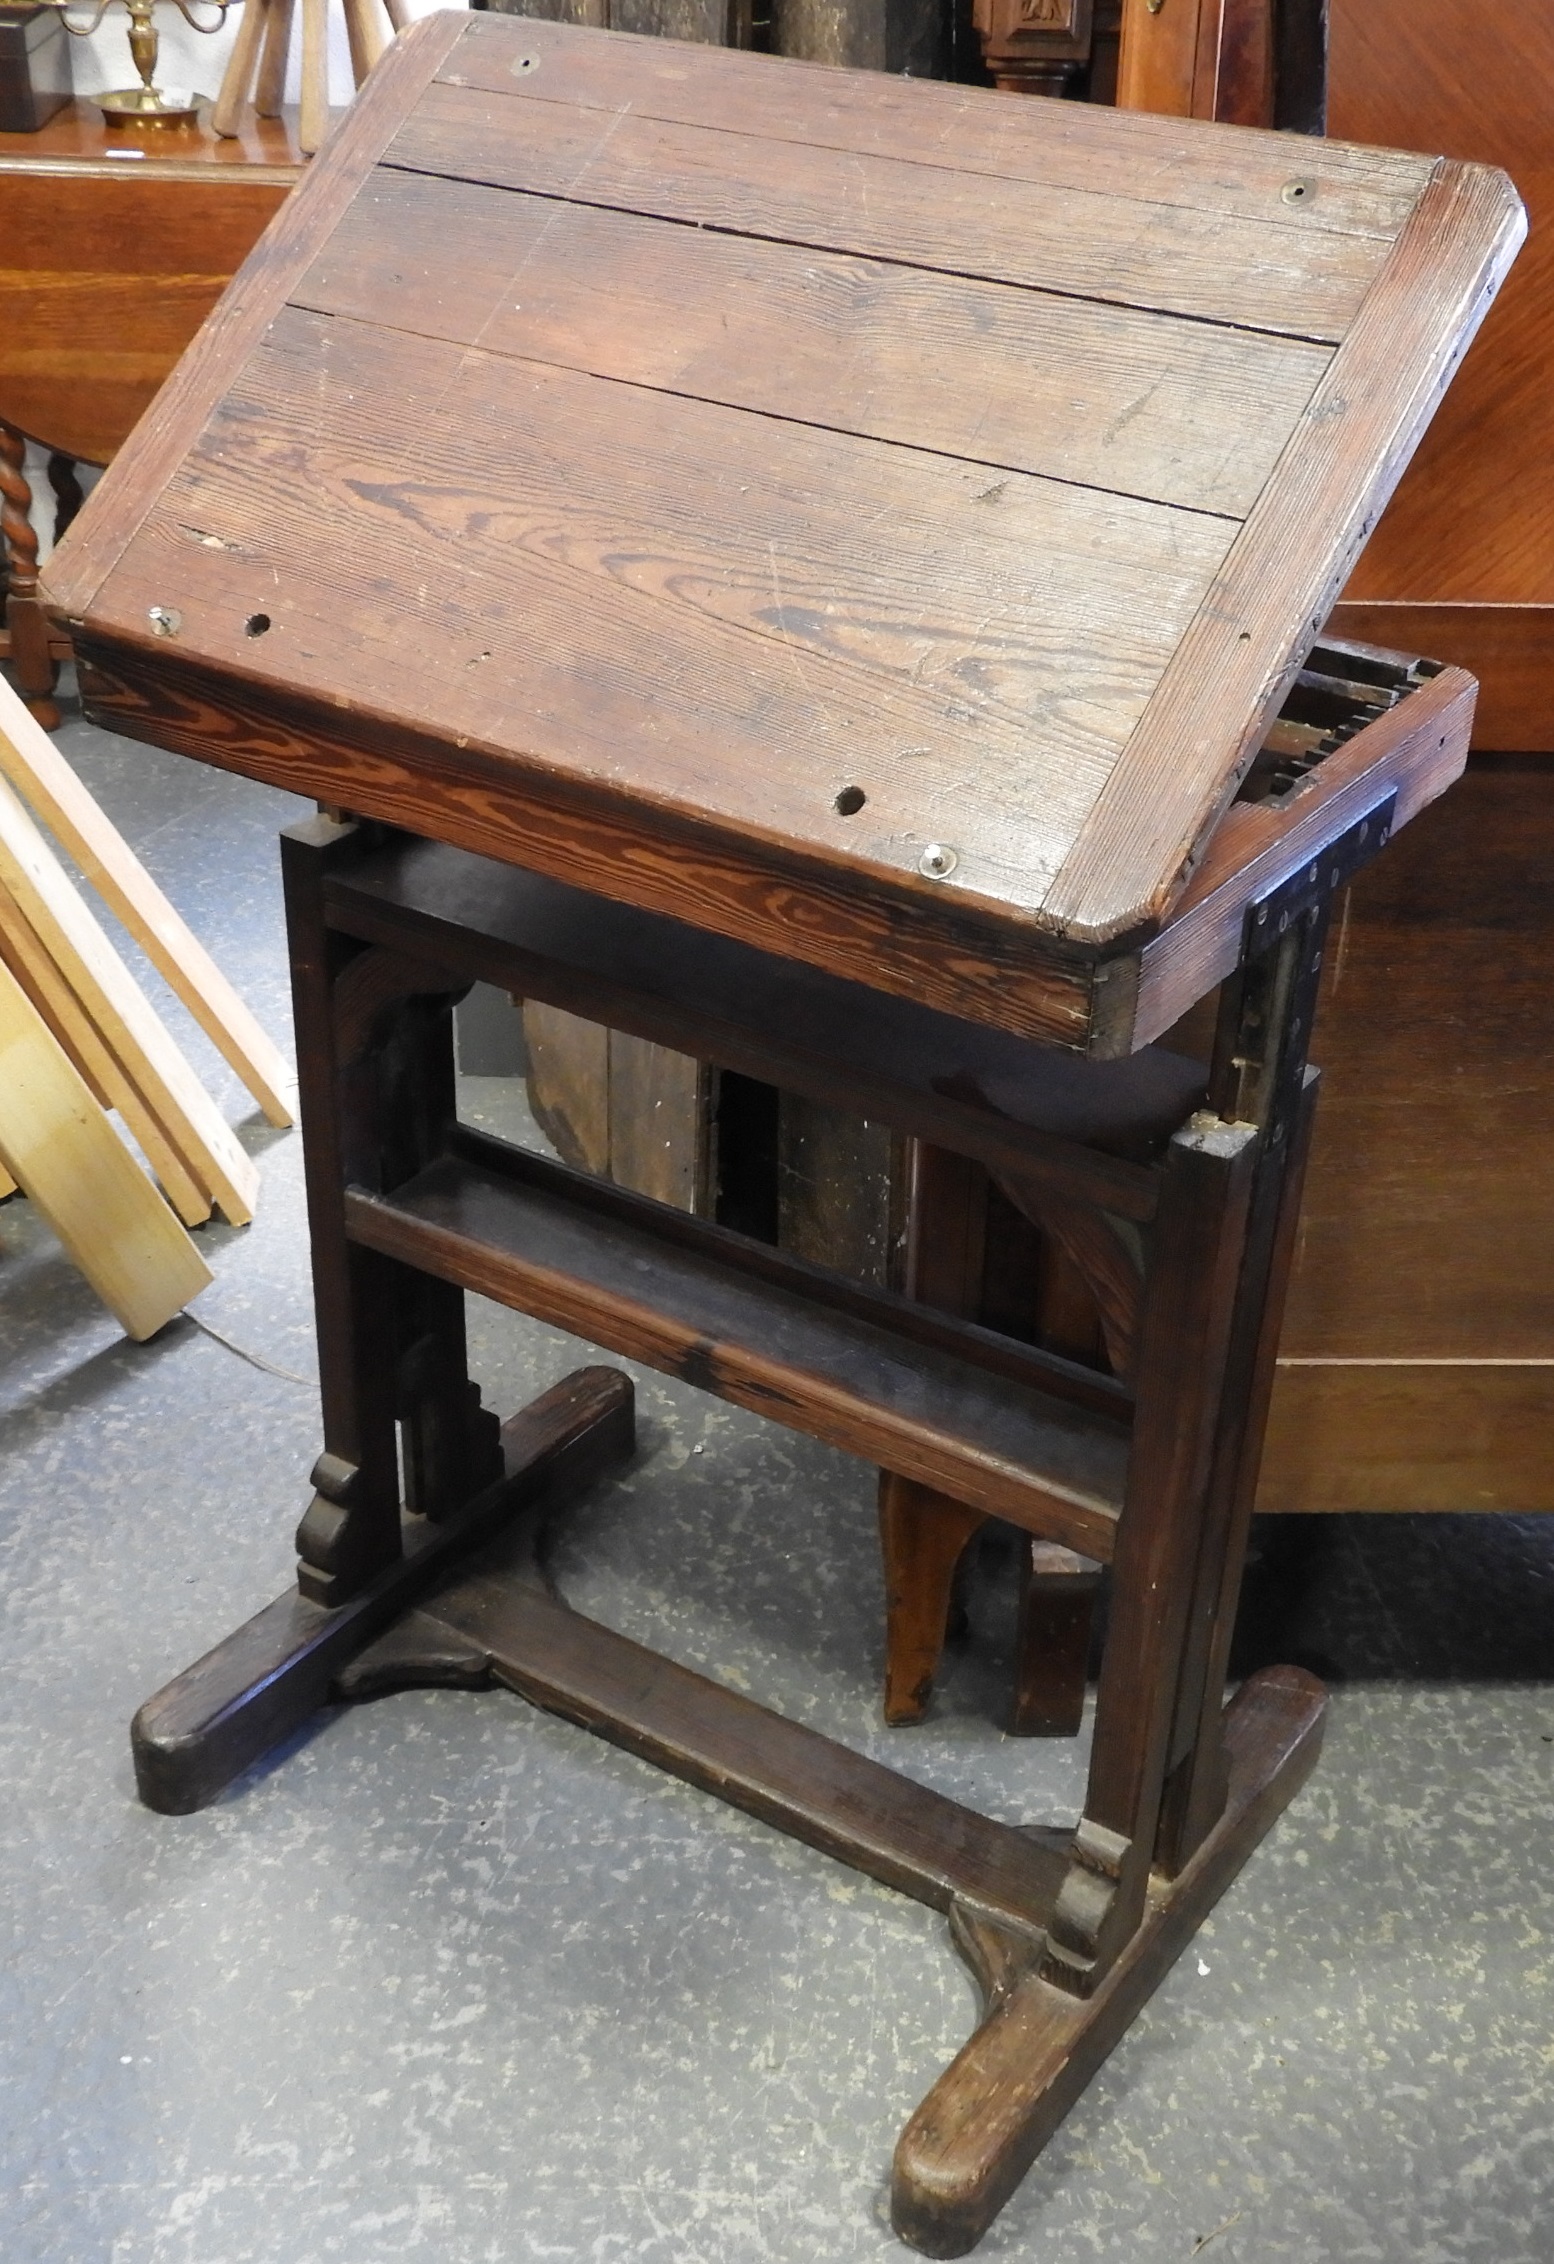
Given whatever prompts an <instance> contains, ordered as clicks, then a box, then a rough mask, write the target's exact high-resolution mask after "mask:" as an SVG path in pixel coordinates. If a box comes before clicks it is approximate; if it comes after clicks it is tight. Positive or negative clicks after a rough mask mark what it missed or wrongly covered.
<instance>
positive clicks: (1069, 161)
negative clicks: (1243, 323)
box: [437, 16, 1430, 257]
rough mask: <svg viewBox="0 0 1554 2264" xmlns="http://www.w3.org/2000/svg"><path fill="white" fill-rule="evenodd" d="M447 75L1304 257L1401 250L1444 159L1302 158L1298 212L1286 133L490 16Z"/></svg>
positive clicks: (444, 69)
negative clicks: (692, 50)
mask: <svg viewBox="0 0 1554 2264" xmlns="http://www.w3.org/2000/svg"><path fill="white" fill-rule="evenodd" d="M524 58H528V59H529V61H528V64H527V65H525V64H524ZM437 75H438V78H439V79H440V80H441V81H443V82H444V83H445V84H447V85H450V86H466V87H471V88H479V89H482V90H483V91H485V92H487V93H492V94H507V95H513V94H517V95H520V96H521V97H522V98H523V99H524V100H525V101H528V102H533V103H536V104H539V103H552V104H561V105H564V106H566V107H568V108H571V109H574V110H580V111H590V110H591V111H594V112H603V113H612V112H619V111H622V110H628V109H629V110H630V111H631V112H632V113H633V114H634V115H636V116H638V117H641V118H646V119H658V120H662V121H664V122H665V123H668V124H678V125H687V124H691V125H697V124H704V123H705V121H706V118H707V115H708V112H709V109H710V110H712V111H715V113H716V116H717V121H718V124H719V126H720V127H722V128H723V129H724V130H725V131H727V132H730V133H742V134H756V135H759V136H762V137H765V138H769V139H771V140H774V141H778V142H785V143H789V144H792V145H794V146H795V148H797V149H802V150H806V151H807V150H824V149H830V150H842V151H861V152H867V153H870V154H872V155H875V156H879V157H888V158H894V159H898V160H902V161H905V162H907V163H909V164H914V165H924V164H931V166H932V167H933V168H934V169H935V170H945V171H950V172H956V173H964V174H969V175H972V176H976V177H980V178H981V179H983V180H985V181H992V182H996V183H998V184H999V185H1000V189H1003V188H1005V187H1007V186H1008V185H1009V184H1011V183H1019V182H1024V183H1031V184H1034V185H1036V186H1039V187H1042V188H1046V189H1064V188H1066V189H1081V190H1084V191H1086V192H1090V193H1099V194H1102V195H1106V194H1111V193H1114V192H1118V191H1120V192H1122V193H1124V194H1126V195H1127V196H1129V197H1141V198H1144V199H1146V200H1147V201H1150V202H1153V203H1157V204H1161V205H1165V206H1174V207H1178V208H1182V209H1185V210H1188V211H1198V212H1209V213H1215V214H1226V215H1232V216H1236V217H1239V218H1243V219H1248V218H1249V219H1254V220H1258V221H1267V220H1269V219H1272V220H1273V221H1275V222H1277V223H1279V224H1281V225H1287V226H1289V227H1292V228H1293V229H1294V230H1295V231H1296V232H1297V234H1296V237H1295V238H1294V239H1293V240H1292V244H1291V247H1290V249H1291V253H1292V256H1295V257H1298V253H1297V252H1296V251H1295V244H1297V243H1298V242H1300V241H1303V240H1304V239H1305V237H1306V236H1307V235H1308V234H1310V233H1312V232H1313V231H1315V232H1318V233H1331V232H1337V233H1346V232H1347V233H1354V234H1361V235H1376V236H1388V237H1390V236H1393V235H1395V234H1396V233H1397V231H1398V229H1399V228H1400V227H1401V226H1402V224H1403V222H1404V220H1405V219H1406V218H1407V216H1408V213H1409V211H1410V209H1411V208H1412V206H1413V203H1414V201H1415V199H1416V198H1417V196H1418V195H1419V192H1420V190H1421V189H1422V188H1423V186H1424V183H1425V181H1426V180H1427V179H1428V177H1429V173H1430V161H1429V159H1428V158H1422V157H1416V156H1409V155H1405V154H1404V153H1403V152H1401V151H1398V150H1377V149H1357V148H1351V147H1347V146H1345V145H1344V144H1343V143H1322V142H1314V143H1312V144H1311V145H1310V147H1309V148H1308V147H1306V146H1305V145H1302V146H1301V147H1300V151H1299V155H1300V169H1301V172H1302V174H1303V175H1306V176H1308V177H1309V178H1310V179H1311V180H1312V181H1313V182H1314V183H1315V185H1316V189H1317V194H1316V196H1315V197H1314V198H1313V199H1312V201H1311V203H1310V204H1309V205H1303V206H1302V208H1301V209H1300V210H1299V211H1298V212H1296V211H1292V210H1291V209H1290V208H1288V207H1286V206H1282V205H1281V204H1280V201H1279V192H1280V190H1281V189H1282V188H1283V186H1284V184H1285V182H1286V181H1288V180H1289V178H1290V173H1291V144H1290V142H1289V141H1288V139H1286V138H1285V137H1283V136H1282V135H1279V134H1270V133H1263V134H1254V133H1240V134H1237V135H1235V136H1234V137H1231V136H1227V135H1220V136H1216V137H1215V138H1214V139H1213V141H1212V142H1211V141H1209V140H1206V139H1204V138H1202V137H1201V136H1199V135H1197V134H1196V133H1195V131H1194V129H1193V128H1192V127H1187V128H1186V129H1185V130H1184V128H1183V126H1182V125H1181V123H1180V122H1179V121H1178V120H1176V119H1172V118H1151V117H1146V116H1142V115H1133V116H1130V117H1128V118H1127V120H1126V121H1125V123H1123V122H1122V121H1119V119H1118V118H1117V117H1116V116H1115V115H1113V114H1111V113H1109V112H1106V111H1102V110H1096V109H1092V108H1091V107H1089V106H1088V105H1086V104H1084V103H1063V104H1061V105H1057V104H1054V105H1053V106H1052V107H1051V108H1050V109H1047V110H1032V109H1030V108H1029V107H1027V106H1026V105H1025V104H1023V103H1010V102H1000V101H999V100H998V99H997V98H996V97H994V96H993V95H991V94H989V93H988V92H987V91H986V90H985V89H981V88H976V87H967V86H959V85H950V84H945V83H938V84H935V83H925V82H923V81H921V80H914V81H912V82H911V83H910V84H905V83H903V82H902V81H900V80H894V79H891V78H887V77H884V76H883V75H875V74H864V73H860V72H857V71H853V72H848V73H845V74H844V73H841V72H836V71H824V70H820V69H817V68H815V67H814V66H813V65H806V64H802V63H791V62H784V63H781V64H775V63H774V59H773V58H771V57H766V56H750V55H737V54H730V53H719V54H711V55H706V56H698V57H697V58H696V61H695V67H694V71H693V70H691V69H689V68H688V67H687V63H686V59H685V57H683V56H681V55H677V54H676V53H675V52H674V50H673V49H668V50H665V49H664V48H661V47H657V48H655V47H652V46H650V45H648V44H647V43H646V42H645V41H638V40H628V39H618V38H617V39H612V40H610V41H608V42H605V41H601V40H597V39H589V38H587V37H586V36H585V37H579V36H578V35H577V34H576V33H575V32H568V31H563V30H559V29H552V28H550V27H548V26H543V25H539V24H528V25H525V26H524V28H523V32H522V35H521V40H515V38H514V36H513V27H512V26H511V25H499V24H498V23H497V22H496V21H495V20H493V19H490V18H487V19H484V20H482V19H481V18H480V17H479V16H475V17H473V18H471V20H470V22H469V23H468V25H467V26H466V27H465V30H464V35H463V38H462V39H461V40H460V42H459V45H458V46H457V47H456V48H455V49H454V50H453V51H452V52H451V53H450V55H449V56H448V58H447V60H446V61H445V62H444V63H442V64H441V65H440V66H439V68H438V74H437ZM600 123H601V127H602V126H603V123H604V121H603V119H601V121H600ZM1119 128H1121V130H1119ZM1211 148H1212V150H1213V155H1212V157H1210V156H1209V155H1208V152H1209V150H1210V149H1211ZM1200 152H1201V153H1203V154H1202V155H1201V156H1199V155H1198V154H1197V153H1200Z"/></svg>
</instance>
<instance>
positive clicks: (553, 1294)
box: [346, 1143, 1126, 1560]
mask: <svg viewBox="0 0 1554 2264" xmlns="http://www.w3.org/2000/svg"><path fill="white" fill-rule="evenodd" d="M466 1144H468V1143H466ZM494 1147H495V1143H483V1144H482V1149H481V1153H482V1155H483V1156H484V1158H485V1162H484V1163H483V1164H478V1165H477V1164H475V1163H473V1162H470V1163H463V1162H455V1161H449V1162H445V1163H441V1164H435V1165H433V1166H431V1167H430V1168H429V1169H428V1170H427V1171H426V1172H424V1173H422V1174H421V1175H420V1177H419V1178H418V1179H416V1180H414V1181H412V1182H410V1183H409V1184H408V1185H407V1186H405V1187H402V1188H399V1189H396V1190H395V1192H394V1194H393V1196H392V1197H377V1196H369V1195H365V1194H360V1193H350V1194H348V1195H347V1198H346V1215H347V1219H348V1222H349V1228H350V1232H351V1235H352V1237H353V1239H354V1240H355V1241H357V1242H359V1243H361V1244H363V1245H365V1246H366V1247H368V1248H371V1249H376V1250H378V1251H380V1252H381V1253H382V1254H383V1255H384V1256H387V1257H391V1258H397V1259H399V1260H401V1261H402V1262H404V1263H408V1264H411V1265H414V1266H418V1267H420V1268H422V1269H423V1270H425V1271H427V1272H430V1273H434V1274H436V1275H437V1276H438V1277H439V1278H441V1279H444V1280H451V1281H456V1282H458V1283H459V1284H460V1286H461V1287H463V1288H465V1289H474V1290H477V1291H478V1292H479V1293H480V1294H481V1295H483V1296H487V1297H493V1298H495V1299H496V1300H497V1301H498V1302H499V1303H503V1304H512V1305H516V1306H517V1307H518V1308H519V1309H520V1310H522V1311H524V1312H527V1313H530V1314H532V1315H534V1316H535V1317H536V1318H540V1319H543V1320H546V1321H548V1322H549V1323H550V1324H551V1325H552V1326H554V1327H561V1328H566V1329H570V1330H571V1331H573V1332H574V1333H576V1334H580V1335H584V1336H586V1337H587V1338H588V1339H589V1340H590V1342H592V1343H596V1344H601V1345H604V1346H606V1347H608V1348H609V1349H611V1350H613V1351H616V1352H619V1353H621V1354H623V1355H624V1356H625V1357H627V1358H630V1359H638V1360H643V1361H646V1362H647V1364H648V1365H649V1366H651V1367H656V1368H662V1369H665V1370H667V1371H668V1372H669V1373H670V1374H674V1375H679V1376H682V1377H684V1378H685V1379H686V1380H687V1381H689V1382H694V1383H697V1384H699V1385H700V1386H701V1387H702V1388H703V1389H705V1390H710V1391H713V1392H715V1393H716V1394H717V1395H718V1396H719V1397H720V1398H723V1399H727V1400H730V1401H731V1402H732V1403H733V1404H735V1405H736V1406H742V1407H748V1408H751V1409H753V1410H754V1411H755V1412H757V1413H760V1414H766V1415H769V1416H772V1417H773V1418H775V1419H776V1420H778V1421H781V1422H784V1423H786V1424H788V1425H789V1426H790V1427H791V1428H793V1429H796V1430H801V1431H805V1432H808V1433H810V1434H811V1435H812V1436H815V1437H818V1438H823V1439H826V1440H828V1441H829V1442H830V1443H831V1444H833V1445H838V1446H842V1447H844V1448H845V1449H846V1450H847V1451H848V1452H851V1453H854V1454H858V1455H861V1456H862V1457H863V1458H864V1459H865V1460H867V1461H870V1462H876V1463H879V1464H881V1465H882V1466H884V1467H886V1468H889V1469H896V1470H900V1471H901V1472H902V1474H903V1475H908V1474H916V1475H920V1476H922V1477H923V1478H924V1479H925V1480H926V1481H927V1482H929V1483H931V1484H934V1485H936V1486H938V1487H940V1488H941V1489H942V1490H943V1491H945V1492H949V1493H953V1494H954V1495H955V1496H956V1498H957V1499H959V1500H962V1501H966V1502H970V1503H971V1504H972V1505H973V1506H974V1507H976V1508H979V1509H983V1510H986V1511H988V1512H989V1513H990V1514H991V1515H994V1516H999V1517H1005V1518H1007V1519H1009V1521H1010V1522H1011V1523H1013V1524H1018V1525H1022V1526H1025V1527H1026V1528H1028V1529H1029V1530H1031V1531H1034V1532H1038V1533H1040V1534H1041V1535H1042V1536H1043V1537H1044V1538H1047V1539H1053V1540H1059V1541H1062V1542H1064V1543H1066V1544H1067V1545H1068V1546H1069V1547H1071V1548H1075V1549H1079V1550H1081V1551H1083V1552H1084V1553H1085V1554H1087V1555H1090V1556H1096V1557H1099V1558H1101V1559H1103V1560H1105V1559H1109V1558H1110V1556H1111V1553H1112V1547H1113V1543H1114V1539H1115V1530H1116V1517H1117V1509H1118V1505H1119V1503H1120V1500H1121V1493H1122V1484H1123V1473H1124V1468H1125V1463H1126V1445H1125V1440H1124V1436H1123V1434H1122V1431H1121V1429H1120V1427H1119V1426H1113V1425H1111V1424H1108V1423H1103V1422H1102V1421H1101V1420H1100V1419H1099V1418H1098V1417H1095V1416H1093V1415H1088V1414H1084V1413H1082V1412H1081V1411H1079V1410H1078V1409H1076V1408H1074V1407H1072V1406H1068V1405H1065V1404H1064V1403H1063V1402H1061V1401H1059V1400H1056V1399H1050V1398H1048V1397H1046V1396H1045V1395H1041V1394H1038V1393H1036V1392H1034V1391H1031V1390H1029V1389H1023V1390H1022V1389H1021V1388H1020V1387H1019V1386H1017V1385H1015V1384H1013V1383H1012V1382H1010V1381H1008V1380H1005V1379H1003V1378H1000V1377H997V1376H994V1375H992V1374H978V1373H977V1371H976V1370H975V1369H972V1368H971V1367H969V1366H968V1365H966V1364H963V1363H960V1362H956V1361H954V1360H953V1359H951V1358H949V1357H947V1356H946V1355H944V1354H942V1353H935V1352H934V1351H932V1350H931V1349H930V1348H929V1347H928V1346H927V1345H926V1344H918V1345H914V1344H912V1343H911V1342H910V1340H909V1339H907V1338H906V1337H905V1336H904V1335H903V1336H899V1337H893V1335H892V1333H889V1332H887V1331H886V1330H884V1329H883V1328H879V1327H871V1326H870V1325H869V1324H868V1323H867V1322H864V1321H862V1320H858V1319H851V1318H849V1317H847V1316H845V1315H844V1314H843V1313H842V1312H841V1311H840V1310H836V1309H833V1310H831V1311H829V1312H827V1311H825V1310H823V1309H820V1308H818V1307H817V1306H816V1305H814V1304H812V1303H810V1302H809V1301H808V1300H807V1299H806V1298H804V1297H802V1296H801V1295H799V1294H795V1293H793V1292H790V1291H785V1290H783V1289H781V1288H779V1287H778V1286H777V1285H776V1284H775V1283H774V1282H763V1281H761V1280H760V1279H759V1277H758V1276H755V1275H754V1274H753V1273H752V1271H751V1270H750V1268H749V1267H747V1266H746V1265H744V1264H742V1263H739V1262H738V1261H737V1260H736V1259H735V1258H734V1257H733V1256H732V1255H731V1256H730V1257H729V1258H727V1259H724V1260H723V1261H722V1262H720V1261H719V1259H718V1257H717V1256H716V1255H715V1254H714V1253H715V1251H716V1248H717V1239H716V1237H717V1230H715V1229H711V1228H702V1229H701V1230H700V1242H701V1247H700V1248H699V1249H697V1248H694V1247H690V1246H687V1244H686V1239H685V1235H684V1233H683V1231H682V1235H681V1237H680V1245H681V1246H680V1247H678V1248H676V1247H674V1246H673V1245H672V1244H671V1243H670V1241H669V1239H668V1236H667V1233H666V1232H663V1231H659V1230H658V1229H657V1225H656V1222H650V1221H648V1220H646V1219H643V1220H642V1221H641V1223H639V1224H635V1225H631V1224H627V1223H626V1222H625V1219H624V1217H623V1215H622V1212H621V1208H620V1206H621V1205H622V1204H623V1203H625V1202H626V1201H627V1200H629V1199H628V1198H625V1197H623V1196H617V1197H616V1204H615V1207H614V1210H613V1214H612V1212H611V1211H610V1210H608V1209H606V1208H605V1206H604V1205H603V1204H602V1203H601V1202H600V1201H599V1199H598V1196H597V1195H594V1196H593V1200H592V1201H591V1202H590V1200H589V1197H590V1194H592V1193H593V1190H592V1183H590V1182H583V1183H581V1185H580V1187H579V1188H578V1189H577V1190H575V1191H574V1197H573V1198H570V1199H567V1200H565V1201H563V1200H562V1199H560V1198H559V1197H558V1196H557V1195H556V1194H555V1193H554V1189H555V1187H556V1186H557V1184H558V1180H557V1175H556V1173H555V1171H554V1169H552V1171H550V1172H549V1173H546V1174H543V1175H542V1174H541V1173H540V1172H539V1171H537V1170H535V1169H533V1168H532V1167H529V1166H528V1165H527V1164H526V1163H520V1162H517V1161H514V1162H512V1163H510V1165H509V1166H508V1167H507V1168H505V1169H504V1170H503V1171H502V1172H501V1173H500V1174H499V1173H497V1172H496V1171H494V1170H492V1169H490V1168H488V1166H489V1164H490V1162H491V1161H492V1160H494V1159H493V1154H492V1151H493V1149H494ZM514 1153H515V1156H516V1151H515V1152H514ZM520 1174H521V1176H520ZM591 1213H592V1214H593V1215H592V1216H591V1215H590V1214H591ZM669 1216H670V1217H671V1218H674V1219H676V1220H678V1219H679V1218H680V1216H681V1214H679V1213H670V1214H669ZM730 1239H731V1240H732V1238H730ZM785 1266H786V1268H787V1270H788V1271H789V1272H790V1274H792V1275H793V1278H794V1280H795V1282H797V1279H798V1273H799V1271H800V1269H797V1268H796V1265H795V1262H794V1261H791V1260H789V1261H785ZM764 1270H765V1271H767V1272H773V1273H774V1272H776V1271H777V1270H778V1268H777V1262H776V1260H775V1259H768V1260H767V1261H766V1264H765V1269H764ZM805 1270H807V1269H805ZM649 1283H650V1287H649ZM880 1304H881V1309H882V1310H883V1308H884V1305H885V1301H884V1300H883V1299H882V1300H880ZM903 1325H905V1323H903Z"/></svg>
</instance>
